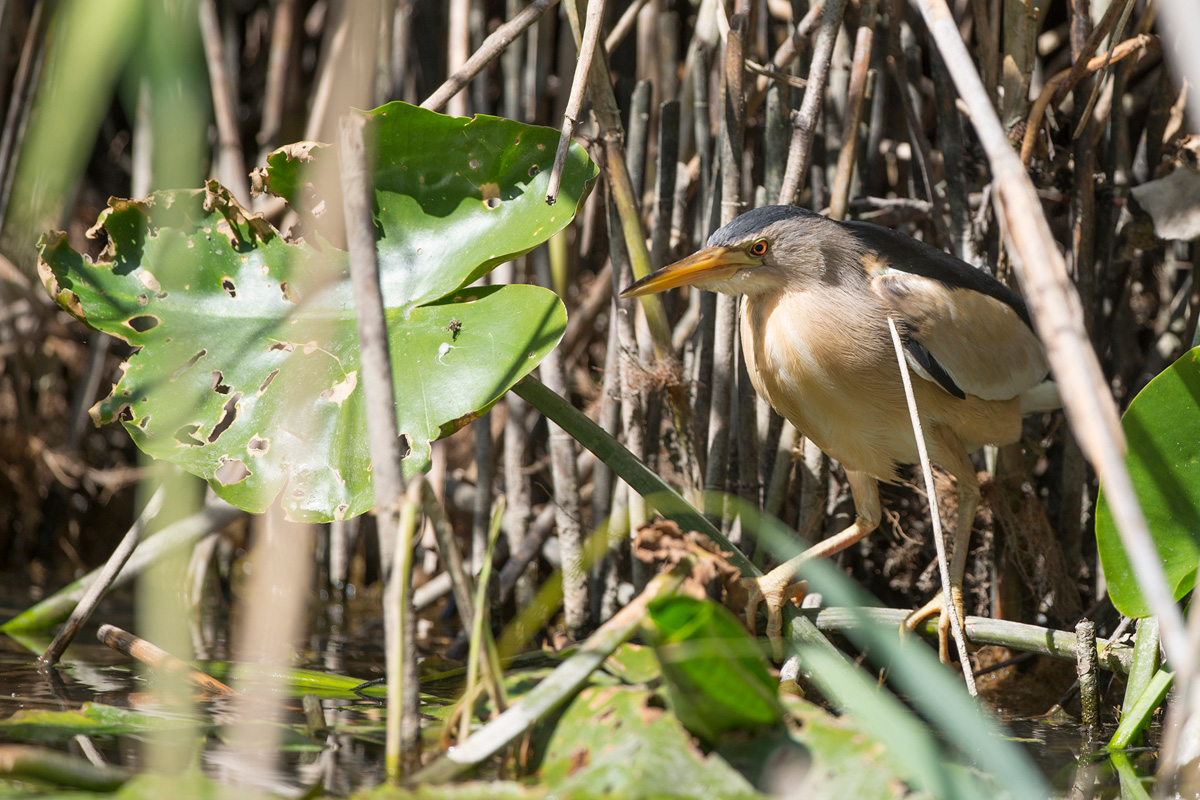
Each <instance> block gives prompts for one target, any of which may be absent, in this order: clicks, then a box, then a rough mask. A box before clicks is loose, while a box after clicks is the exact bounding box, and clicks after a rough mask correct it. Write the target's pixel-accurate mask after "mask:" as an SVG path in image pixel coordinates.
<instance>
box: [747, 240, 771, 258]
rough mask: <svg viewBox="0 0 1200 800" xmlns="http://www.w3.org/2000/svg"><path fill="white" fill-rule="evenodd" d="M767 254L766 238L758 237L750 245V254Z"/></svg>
mask: <svg viewBox="0 0 1200 800" xmlns="http://www.w3.org/2000/svg"><path fill="white" fill-rule="evenodd" d="M766 254H767V240H766V239H759V240H758V241H757V242H755V243H754V244H752V245H750V255H752V256H765V255H766Z"/></svg>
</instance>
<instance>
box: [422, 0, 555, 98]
mask: <svg viewBox="0 0 1200 800" xmlns="http://www.w3.org/2000/svg"><path fill="white" fill-rule="evenodd" d="M557 2H558V0H534V2H532V3H530V4H529V5H528V6H526V7H525V8H524V9H522V10H521V12H520V13H519V14H517V15H516V16H514V17H513V18H512V19H510V20H509V21H508V22H506V23H504V24H503V25H501V26H500V27H499V28H496V30H494V31H492V35H491V36H489V37H487V38H486V39H484V40H483V44H481V45H479V49H478V50H476V51H475V52H474V53H472V54H471V57H470V58H468V59H467V60H466V62H465V63H464V64H463V65H462V66H461V67H460V68H459V69H458V70H457V71H456V72H455V73H454V74H453V75H451V76H450V77H449V78H446V80H445V81H444V82H443V83H442V85H441V86H439V87H438V88H437V89H436V90H434V92H433V94H431V95H429V97H428V98H426V100H425V102H423V103H421V108H427V109H429V110H430V111H441V110H442V109H443V108H444V107H445V105H446V103H447V102H448V101H449V100H450V98H451V97H454V96H455V95H456V94H458V93H459V92H461V91H462V90H463V89H464V88H465V87H466V85H467V84H468V83H470V81H471V79H472V78H474V77H475V76H476V75H478V74H479V73H480V72H482V71H483V69H484V67H486V66H487V65H488V64H490V63H492V62H493V61H495V60H496V58H497V57H499V55H500V54H501V53H503V52H504V51H505V49H506V48H507V47H508V46H509V45H510V44H512V43H513V41H514V40H516V38H517V37H518V36H520V35H521V34H522V33H524V32H525V30H526V29H527V28H529V26H530V25H532V24H533V23H535V22H537V20H538V17H540V16H541V15H542V14H543V13H544V12H545V11H546V9H548V8H550V7H551V6H553V5H554V4H555V3H557Z"/></svg>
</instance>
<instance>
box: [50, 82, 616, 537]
mask: <svg viewBox="0 0 1200 800" xmlns="http://www.w3.org/2000/svg"><path fill="white" fill-rule="evenodd" d="M366 116H367V118H368V126H367V137H368V141H369V143H370V147H369V151H368V152H369V163H370V166H371V169H372V173H373V174H372V177H373V184H374V192H375V198H374V200H375V208H374V214H375V220H376V224H377V230H378V232H379V239H378V252H379V260H380V270H381V284H382V289H383V296H384V303H385V307H386V315H387V321H388V337H389V346H390V351H391V359H392V372H393V380H394V384H395V392H396V418H397V423H398V426H399V430H400V432H401V433H402V434H404V435H405V436H406V437H407V439H408V442H409V444H410V446H411V453H410V455H409V457H408V458H406V459H405V468H406V471H407V472H409V473H410V474H411V473H413V472H415V471H417V470H419V469H424V468H427V466H428V460H429V443H430V442H431V441H433V440H434V439H437V438H439V437H441V436H446V435H448V434H450V433H453V432H454V431H455V430H458V429H459V428H461V427H462V426H464V425H466V424H467V423H469V422H470V421H471V420H473V419H475V418H476V417H477V416H478V415H479V414H481V413H483V412H484V411H486V410H487V409H488V408H489V407H490V406H491V404H492V403H494V402H495V401H496V400H497V399H498V398H499V397H500V396H501V395H503V394H504V392H505V391H507V390H508V388H509V387H510V386H512V385H513V383H515V382H516V381H518V380H520V379H521V378H522V377H523V376H524V375H526V374H527V373H529V372H530V371H531V370H532V369H533V368H534V367H536V366H537V364H538V363H539V362H540V361H541V359H542V358H543V357H544V356H545V355H546V353H548V352H549V351H550V350H551V349H552V348H553V347H554V346H555V345H556V344H557V342H558V340H559V339H560V338H561V336H562V333H563V330H564V329H565V325H566V313H565V310H564V308H563V305H562V303H561V301H560V300H559V299H558V297H557V296H556V295H554V293H553V292H550V291H549V290H546V289H542V288H539V287H535V286H524V285H517V286H490V287H484V288H479V287H476V288H468V286H469V284H470V283H472V282H473V281H474V280H475V279H476V278H477V277H479V276H480V275H482V274H484V273H485V272H486V271H487V270H489V269H491V268H492V267H493V266H495V265H496V264H498V263H500V262H501V261H503V260H505V259H508V258H511V257H512V256H513V255H515V254H519V253H522V252H527V251H528V250H530V249H532V248H533V247H535V246H536V245H537V244H539V243H540V242H542V241H544V240H545V239H547V238H548V237H550V236H551V235H553V234H554V233H556V232H557V231H558V230H560V229H561V228H562V227H564V226H565V225H566V224H567V223H568V222H569V221H570V220H571V218H572V216H573V215H574V213H575V212H576V210H577V209H578V207H579V204H580V203H581V202H582V200H583V198H584V196H585V195H586V192H587V189H588V187H589V186H590V183H591V181H592V180H593V179H594V177H595V175H596V168H595V165H594V164H592V163H591V161H590V160H588V158H587V156H586V154H584V153H583V152H582V150H581V149H580V148H578V147H573V148H572V149H573V152H572V155H571V157H570V158H569V159H568V164H567V169H566V170H565V171H564V176H563V187H564V190H563V192H562V194H561V195H560V202H559V203H558V204H557V205H556V206H553V207H549V206H546V203H545V182H546V180H547V178H548V175H549V171H550V166H551V163H552V160H553V157H554V148H553V146H552V144H551V143H552V142H555V141H557V136H558V134H557V132H556V131H553V130H550V129H546V128H536V127H532V126H526V125H521V124H518V123H515V122H510V121H508V120H498V119H494V118H482V117H480V118H475V119H473V120H464V119H455V118H449V117H443V116H442V115H439V114H434V113H433V112H428V111H423V110H421V109H418V108H415V107H413V106H407V105H403V104H396V103H393V104H390V105H388V106H384V107H383V108H380V109H377V110H376V111H373V112H367V114H366ZM500 143H506V145H505V146H503V147H501V146H499V144H500ZM539 146H540V148H539ZM547 151H548V153H547ZM306 152H307V153H311V154H313V155H312V157H311V158H309V159H307V160H306V161H305V162H304V163H307V164H309V166H313V164H312V162H313V161H314V160H319V159H320V158H321V157H323V156H322V155H321V154H322V153H324V152H326V151H325V149H323V148H320V147H314V148H309V149H307V150H306ZM330 156H332V154H330ZM273 163H282V164H283V166H282V167H280V170H281V172H280V175H278V176H276V174H275V172H274V170H275V167H274V166H268V167H267V168H266V170H265V173H260V174H259V176H258V179H259V181H261V182H262V183H263V185H265V186H266V188H268V189H271V188H273V187H274V188H278V187H279V186H283V185H290V186H304V185H305V184H303V182H302V180H303V174H302V173H294V174H290V175H289V177H287V179H286V180H284V179H283V177H282V174H283V173H285V172H294V170H296V169H298V167H299V165H300V159H298V158H292V159H291V160H290V161H289V160H288V159H281V158H274V159H273ZM439 165H440V166H439ZM409 172H411V173H412V175H413V176H415V178H413V179H410V177H409ZM463 173H467V174H469V175H471V176H472V177H473V178H474V182H472V181H471V180H467V179H465V178H463V177H462V175H463ZM475 176H478V177H477V178H476V177H475ZM484 184H494V185H495V186H496V187H498V188H496V189H495V190H493V189H492V188H488V187H486V186H485V188H484V189H482V193H481V190H480V188H479V187H480V186H481V185H484ZM493 192H495V196H496V197H499V198H500V201H499V203H498V204H497V203H492V204H491V205H489V202H488V201H489V197H491V196H492V194H493ZM493 206H495V207H493ZM338 207H339V208H340V198H338ZM547 209H549V210H547ZM94 230H97V231H99V230H103V231H104V232H105V233H106V234H107V236H108V246H107V247H106V249H105V251H104V252H103V253H102V254H101V256H100V258H99V259H98V260H97V262H96V263H93V262H92V261H91V260H90V259H88V258H86V257H84V256H82V255H80V254H79V253H76V252H75V251H74V250H72V249H71V248H70V247H69V246H68V245H67V241H66V236H65V234H62V233H51V234H47V235H45V236H43V238H42V240H41V242H40V243H39V249H40V254H41V258H40V262H39V270H40V272H41V275H42V279H43V282H44V283H45V285H46V287H47V289H48V290H49V291H50V293H51V295H52V296H54V298H55V299H56V300H57V302H58V303H59V304H60V305H61V306H62V307H63V308H65V309H66V310H68V311H69V312H70V313H72V314H73V315H75V316H76V317H78V318H79V319H80V320H82V321H84V322H86V323H87V324H88V325H90V326H92V327H94V328H96V329H98V330H101V331H105V332H107V333H110V334H113V335H115V336H118V337H120V338H122V339H124V340H125V341H126V342H128V343H129V344H130V345H132V346H133V347H134V348H135V352H134V353H133V354H132V356H131V357H130V358H129V359H128V361H127V362H126V363H125V364H124V365H123V367H122V375H121V377H120V380H119V381H118V383H117V384H116V386H115V387H114V388H113V391H112V394H111V395H109V397H107V398H106V399H104V400H102V401H101V402H100V403H98V404H97V405H96V407H95V408H94V409H93V417H94V419H95V420H96V422H97V423H98V424H99V423H105V422H110V421H113V420H120V421H121V422H122V424H123V425H124V426H125V428H126V429H127V430H128V431H129V432H130V434H131V436H132V437H133V438H134V441H135V442H136V443H137V444H138V446H139V447H141V448H142V449H143V450H144V451H146V452H147V453H149V454H150V455H152V456H155V457H156V458H165V459H168V460H170V461H172V462H174V463H176V464H179V465H180V466H181V467H183V468H184V469H186V470H188V471H189V472H192V473H194V474H196V475H200V476H201V477H203V478H205V479H206V480H208V481H209V482H210V483H211V485H212V486H213V488H214V490H215V491H216V492H217V493H218V494H219V495H220V496H222V497H223V498H225V499H226V500H228V501H229V502H230V503H232V504H234V505H236V506H238V507H240V508H243V509H246V510H249V511H256V512H257V511H263V510H265V509H266V508H267V507H268V506H269V505H270V504H271V503H272V502H274V501H275V499H276V498H279V500H280V503H281V505H282V507H283V508H284V510H285V511H286V512H287V514H288V515H289V516H290V517H291V518H293V519H298V520H304V521H325V520H330V519H341V518H346V517H350V516H353V515H356V514H360V513H362V512H364V511H367V510H369V509H370V508H372V507H373V506H374V505H375V500H374V491H373V487H372V483H371V462H370V455H369V452H368V445H367V430H366V420H365V416H364V408H363V392H362V387H361V380H360V378H361V369H360V364H359V352H358V336H357V330H356V320H355V316H354V299H353V293H352V290H351V287H350V282H349V271H348V260H347V256H346V253H345V251H344V250H342V249H340V248H338V247H336V246H334V245H333V244H331V242H330V240H329V239H326V238H325V237H323V236H322V235H321V233H320V231H315V232H310V234H309V236H308V237H307V238H306V239H305V240H297V241H289V240H287V239H285V237H283V236H281V235H280V234H279V233H278V231H276V230H275V229H274V228H273V227H272V226H271V225H270V224H269V223H267V222H266V221H265V220H263V219H262V218H260V217H256V216H254V215H252V214H250V213H248V212H247V211H246V210H245V209H243V208H242V207H241V206H240V205H238V203H237V202H236V201H235V200H234V199H233V198H232V197H231V196H230V195H229V193H228V191H226V190H225V189H224V188H222V187H221V186H219V185H218V184H216V183H215V182H210V183H209V184H208V186H207V187H206V189H204V190H193V191H173V192H160V193H156V194H155V195H153V196H152V197H150V198H149V199H147V200H119V199H114V200H112V201H110V203H109V208H108V209H107V210H106V211H104V212H103V213H102V214H101V216H100V219H99V221H98V222H97V225H96V228H95V229H94Z"/></svg>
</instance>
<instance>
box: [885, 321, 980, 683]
mask: <svg viewBox="0 0 1200 800" xmlns="http://www.w3.org/2000/svg"><path fill="white" fill-rule="evenodd" d="M888 329H889V330H890V331H891V333H892V345H893V346H894V347H895V349H896V362H897V364H898V365H899V367H900V379H901V381H903V383H904V399H905V400H906V401H908V414H909V419H910V420H911V421H912V429H913V436H914V437H916V440H917V455H918V456H920V459H921V476H922V477H923V478H924V479H925V496H926V497H928V498H929V517H930V521H931V522H932V523H933V544H934V546H935V547H936V548H937V558H938V571H939V572H940V573H941V574H942V596H943V598H944V601H943V602H944V604H943V607H942V613H943V614H948V615H949V616H950V630H952V631H953V632H954V643H955V644H956V645H957V646H958V660H959V665H960V666H961V667H962V671H963V680H964V681H966V684H967V692H968V693H970V695H971V697H975V696H977V695H978V694H979V693H978V691H976V689H975V673H974V672H972V671H971V658H970V656H968V655H967V639H966V637H965V636H964V635H963V621H962V619H961V618H960V617H959V615H958V605H957V604H956V603H955V602H954V598H953V597H952V596H951V593H950V586H951V582H950V561H949V559H947V558H946V538H945V536H943V535H942V515H941V512H940V511H939V510H938V502H937V491H936V490H935V489H934V485H933V467H932V466H931V465H930V463H929V449H928V448H927V447H926V446H925V434H924V433H923V432H922V431H921V415H920V413H919V412H918V411H917V398H916V397H915V396H914V395H913V388H912V378H911V376H910V375H909V374H908V359H906V358H905V357H904V344H903V343H902V342H901V341H900V331H898V330H896V320H894V319H892V317H891V316H888ZM955 544H956V545H957V546H960V547H966V546H967V543H966V542H956V543H955Z"/></svg>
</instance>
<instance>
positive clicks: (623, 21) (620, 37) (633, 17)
mask: <svg viewBox="0 0 1200 800" xmlns="http://www.w3.org/2000/svg"><path fill="white" fill-rule="evenodd" d="M647 2H648V0H633V2H632V3H630V4H629V6H628V7H627V8H626V9H625V10H624V11H622V12H621V17H620V19H618V20H617V24H616V25H613V26H612V30H611V31H609V32H608V36H607V37H605V39H604V52H606V53H610V54H611V53H612V51H613V50H616V49H617V47H618V46H619V45H620V44H621V42H623V41H624V40H625V37H626V36H628V35H629V32H630V31H631V30H633V26H634V25H635V24H636V23H637V17H638V12H640V11H641V10H642V6H644V5H646V3H647Z"/></svg>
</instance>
